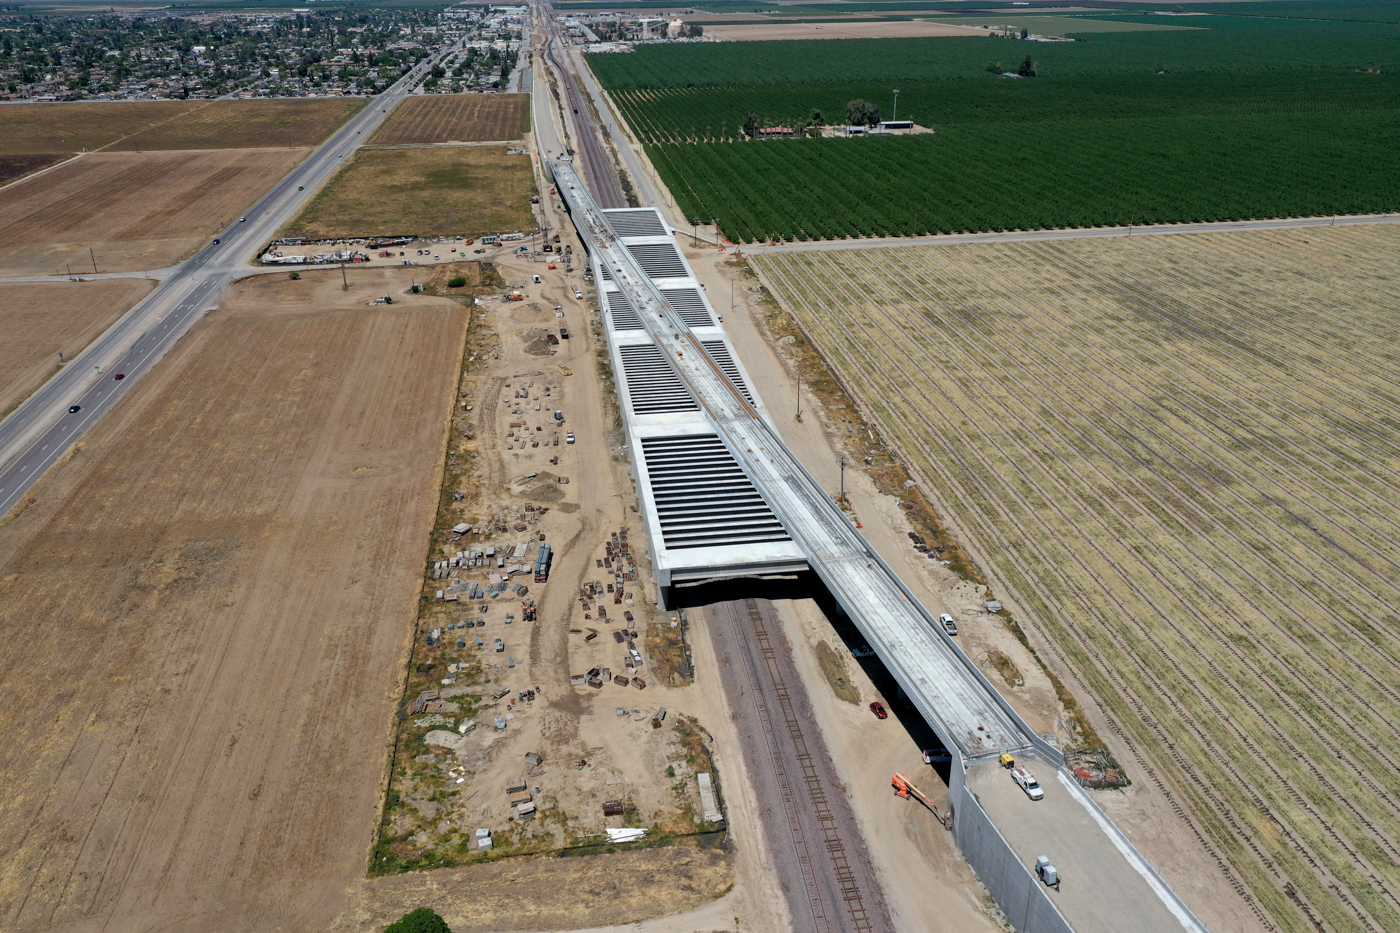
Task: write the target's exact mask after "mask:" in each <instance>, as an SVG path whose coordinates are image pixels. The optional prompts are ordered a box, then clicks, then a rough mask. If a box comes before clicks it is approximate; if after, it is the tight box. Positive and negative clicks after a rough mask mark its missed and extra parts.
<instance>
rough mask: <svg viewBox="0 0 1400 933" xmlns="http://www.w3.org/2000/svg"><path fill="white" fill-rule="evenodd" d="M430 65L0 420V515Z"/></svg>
mask: <svg viewBox="0 0 1400 933" xmlns="http://www.w3.org/2000/svg"><path fill="white" fill-rule="evenodd" d="M446 51H449V50H445V51H444V52H443V53H442V54H446ZM437 58H438V56H433V57H431V58H428V59H425V60H424V61H422V62H420V63H419V64H418V65H416V66H415V67H414V68H413V69H412V70H411V71H409V72H408V73H407V74H405V75H404V76H403V77H402V78H400V79H399V80H398V81H397V82H396V83H395V84H393V85H392V86H391V87H390V88H389V89H388V90H387V91H385V92H384V93H383V94H381V95H379V96H378V97H375V98H373V99H372V100H371V101H370V102H369V105H368V106H366V107H365V108H364V109H363V110H361V111H360V112H359V113H357V114H356V115H355V116H353V117H351V118H350V120H349V121H347V122H346V123H345V125H344V126H342V127H341V128H340V129H339V130H337V131H336V132H335V133H334V134H333V135H332V136H331V137H330V138H329V139H328V140H326V141H325V142H324V143H323V144H322V145H321V146H320V148H318V149H317V150H316V151H315V152H314V153H313V154H312V155H311V156H309V157H308V158H307V159H306V161H304V162H302V163H301V164H300V165H298V166H297V167H296V168H295V169H293V170H292V172H291V173H290V174H289V175H287V176H286V177H285V178H283V179H282V180H281V181H280V182H278V183H277V184H276V185H275V186H274V187H273V188H272V190H271V191H269V192H268V193H267V194H265V195H264V196H263V197H262V198H261V199H260V200H259V201H258V202H257V203H256V204H254V205H253V206H252V207H250V208H249V209H248V211H247V212H246V213H245V214H244V216H243V217H242V218H240V220H238V221H235V222H234V223H233V224H231V225H230V226H229V228H228V229H226V230H224V231H223V232H222V233H220V234H219V235H218V236H217V237H216V238H214V239H213V240H212V242H210V243H209V244H208V245H206V246H205V247H204V248H203V249H201V250H200V251H199V252H198V253H196V254H195V255H193V256H191V257H190V258H189V259H187V260H185V261H184V262H182V263H180V264H179V265H177V266H175V267H173V268H171V269H170V270H162V271H165V272H167V274H165V275H164V276H163V277H162V276H161V273H160V272H157V273H154V274H153V275H152V277H160V278H162V281H161V283H160V285H158V286H157V287H156V289H155V290H154V291H153V292H151V294H150V295H148V296H147V297H146V298H145V299H144V300H143V301H141V302H140V303H138V304H137V305H136V306H135V307H133V308H132V309H131V310H130V311H128V312H127V313H126V314H125V315H123V316H122V318H121V319H120V320H119V321H117V322H116V323H115V324H113V325H112V326H111V327H110V328H108V329H107V330H106V331H105V332H104V333H103V334H102V335H101V336H100V337H98V338H97V339H96V340H94V341H93V342H92V343H91V344H90V345H89V346H88V347H87V348H86V349H84V350H83V351H82V352H81V353H79V354H78V355H77V356H76V357H74V358H73V359H72V360H71V361H69V362H68V363H67V364H66V365H65V366H64V368H63V369H61V370H60V371H59V372H58V373H57V374H56V375H55V376H54V377H53V378H52V379H50V380H49V381H48V382H47V383H45V384H44V385H43V386H42V387H41V388H40V389H38V390H37V391H36V392H35V393H34V394H33V395H31V396H30V397H29V398H28V399H26V400H25V401H24V402H23V403H22V404H20V405H19V406H18V407H17V408H16V409H15V410H14V411H13V412H11V413H10V414H9V416H8V417H6V418H5V419H4V421H0V516H3V515H6V514H8V513H9V512H10V510H11V509H12V508H14V506H15V504H16V503H18V502H20V501H21V499H22V498H23V497H24V495H25V494H26V493H27V492H28V491H29V490H30V489H31V488H33V486H34V484H35V483H36V482H38V480H39V478H40V477H42V476H43V475H44V474H45V473H46V472H47V471H48V470H49V468H50V467H52V466H53V465H54V464H55V463H57V462H58V461H59V460H60V459H61V458H62V457H63V456H64V455H65V454H66V453H67V452H68V451H69V449H71V447H72V446H73V444H74V442H76V441H77V440H78V439H79V438H81V437H82V436H83V434H84V433H86V432H87V430H88V429H89V428H90V427H92V425H94V424H95V423H96V422H97V421H98V419H100V418H101V417H102V415H103V414H105V413H106V412H107V411H108V410H109V409H110V408H111V407H112V406H113V405H115V404H116V403H117V402H118V401H119V400H120V399H121V397H122V395H123V394H125V393H126V392H127V391H129V390H130V388H131V386H132V385H133V384H134V383H136V382H137V381H138V380H139V379H140V377H141V375H142V374H144V373H145V372H146V371H147V370H148V369H150V367H151V366H153V365H154V364H155V363H156V362H157V361H158V360H159V359H160V358H161V357H162V356H164V355H165V352H166V351H167V350H169V349H170V347H171V346H173V345H174V343H175V341H177V340H179V339H180V337H181V336H182V335H184V333H185V332H186V331H188V330H189V329H190V327H191V326H193V325H194V323H195V322H196V321H198V320H199V319H200V318H201V317H202V316H203V315H204V313H205V312H206V311H209V310H211V309H213V308H215V307H217V305H218V303H219V299H220V296H221V295H222V294H223V292H224V289H225V288H226V287H227V286H228V285H229V283H230V282H232V281H233V280H234V279H237V278H241V277H243V276H245V275H247V274H248V273H249V272H250V271H251V270H250V268H249V266H248V259H249V257H250V256H253V255H255V254H256V252H257V250H259V249H261V248H262V246H263V245H264V244H266V243H267V242H268V241H269V240H271V239H272V238H273V237H274V236H275V235H276V234H277V231H278V230H280V229H281V228H282V227H283V225H285V224H286V223H287V221H289V220H291V218H292V217H294V216H295V215H296V213H297V211H299V210H300V209H301V207H302V206H303V205H304V204H305V203H306V201H307V200H308V199H309V198H310V197H311V196H312V195H313V194H314V193H315V192H316V190H317V189H318V188H319V187H320V186H321V185H322V184H324V183H325V182H326V180H327V179H329V178H330V177H331V175H332V174H334V173H335V171H336V169H337V168H339V166H340V164H341V162H343V161H344V160H345V159H346V158H347V157H348V156H349V155H350V154H351V153H352V152H354V151H355V150H356V149H357V148H359V146H360V145H361V144H363V143H364V141H365V140H367V139H368V138H369V137H370V135H371V134H372V133H373V131H374V129H375V128H376V127H377V126H378V125H379V124H380V123H381V122H382V121H383V120H384V119H385V118H386V117H387V116H388V114H389V113H390V112H391V111H392V110H393V109H394V108H395V107H396V106H397V105H398V104H399V103H401V102H402V101H403V100H404V99H405V98H406V97H408V96H409V95H410V94H412V92H413V88H414V86H415V85H416V84H417V83H418V82H419V81H420V80H421V79H422V78H423V77H424V76H425V74H426V72H427V71H428V69H430V68H431V67H432V65H433V63H434V62H435V61H436V60H437ZM104 277H105V276H104ZM52 280H53V278H52V277H31V276H27V277H25V278H24V279H23V281H52ZM16 281H19V280H16ZM119 377H120V378H119ZM75 408H76V410H72V409H75Z"/></svg>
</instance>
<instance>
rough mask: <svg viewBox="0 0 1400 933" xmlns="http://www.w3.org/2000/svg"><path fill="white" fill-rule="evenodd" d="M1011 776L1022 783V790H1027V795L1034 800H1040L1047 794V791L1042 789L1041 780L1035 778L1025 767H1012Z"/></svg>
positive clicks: (1018, 782)
mask: <svg viewBox="0 0 1400 933" xmlns="http://www.w3.org/2000/svg"><path fill="white" fill-rule="evenodd" d="M1011 777H1012V779H1013V780H1015V782H1016V783H1017V784H1019V785H1021V790H1023V791H1025V792H1026V796H1027V797H1029V798H1031V799H1032V800H1039V799H1041V798H1042V797H1044V796H1045V791H1043V790H1041V789H1040V782H1039V781H1037V780H1036V779H1035V775H1034V774H1031V773H1030V772H1029V771H1027V770H1026V769H1025V768H1012V769H1011Z"/></svg>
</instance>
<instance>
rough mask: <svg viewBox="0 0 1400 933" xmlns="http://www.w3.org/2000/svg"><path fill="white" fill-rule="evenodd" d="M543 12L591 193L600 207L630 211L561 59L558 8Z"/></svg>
mask: <svg viewBox="0 0 1400 933" xmlns="http://www.w3.org/2000/svg"><path fill="white" fill-rule="evenodd" d="M543 12H544V17H545V28H546V29H547V30H548V33H547V36H548V38H547V40H546V45H545V50H546V52H545V54H546V55H548V57H549V60H550V62H551V63H552V64H553V66H554V71H555V73H556V74H558V75H559V82H560V84H561V85H563V88H564V101H565V103H564V106H566V107H568V108H570V109H571V110H573V112H574V118H575V125H576V126H577V127H578V131H579V138H578V146H579V148H580V149H581V150H582V151H583V165H584V173H585V174H586V175H587V176H588V183H589V184H588V188H589V191H590V192H591V193H592V194H593V199H594V200H595V201H597V202H598V206H599V207H602V208H614V207H626V206H627V198H626V197H625V196H624V195H623V193H622V184H621V183H620V182H619V181H618V177H617V172H615V171H613V168H612V160H611V159H610V158H608V155H607V152H606V150H604V148H603V144H602V142H600V141H599V139H598V129H597V126H596V125H595V124H594V122H593V115H592V114H591V113H590V112H589V110H588V102H587V101H585V100H584V99H583V95H582V94H581V93H580V92H579V89H578V82H577V81H575V80H574V75H573V72H571V71H569V69H568V67H567V66H566V65H565V64H564V62H563V61H562V60H561V59H560V56H559V52H558V50H559V47H560V40H559V36H558V34H557V33H556V31H555V25H554V8H553V7H552V6H549V5H547V4H546V5H545V6H544V7H543ZM566 124H567V118H566Z"/></svg>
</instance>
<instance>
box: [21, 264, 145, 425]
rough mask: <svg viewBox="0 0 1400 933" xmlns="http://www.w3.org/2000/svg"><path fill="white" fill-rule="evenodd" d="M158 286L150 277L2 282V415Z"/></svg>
mask: <svg viewBox="0 0 1400 933" xmlns="http://www.w3.org/2000/svg"><path fill="white" fill-rule="evenodd" d="M154 286H155V282H153V281H152V280H150V279H108V280H106V281H96V282H6V283H0V333H3V334H4V335H5V339H4V340H3V341H0V415H3V414H4V413H6V412H8V411H10V409H12V408H14V407H15V406H16V405H18V404H19V403H20V402H22V401H24V399H26V398H27V397H28V396H29V394H30V393H31V392H33V391H34V390H35V389H37V388H39V386H41V385H43V383H44V380H46V379H48V378H49V377H50V376H52V375H53V374H54V373H55V372H56V371H57V370H58V367H59V365H60V363H59V359H58V355H59V353H62V354H64V356H65V357H67V358H69V359H71V358H72V357H73V355H74V354H75V353H77V352H78V351H79V350H81V349H82V348H83V347H85V346H87V345H88V344H89V343H91V342H92V340H93V338H94V337H96V336H97V335H98V334H100V333H102V331H104V330H106V329H107V327H108V325H110V324H111V323H112V322H113V321H115V320H116V319H117V318H119V317H121V315H122V314H123V313H124V312H125V311H126V310H127V309H128V308H130V307H131V306H132V305H134V304H136V302H137V301H139V300H141V299H142V298H144V297H145V296H146V294H147V293H149V292H150V290H151V289H152V288H153V287H154Z"/></svg>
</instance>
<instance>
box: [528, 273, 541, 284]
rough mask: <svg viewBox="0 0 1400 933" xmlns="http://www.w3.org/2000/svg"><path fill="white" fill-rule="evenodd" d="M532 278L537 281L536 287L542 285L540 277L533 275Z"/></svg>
mask: <svg viewBox="0 0 1400 933" xmlns="http://www.w3.org/2000/svg"><path fill="white" fill-rule="evenodd" d="M530 278H532V279H534V280H535V284H536V285H538V284H540V277H539V276H538V275H532V276H530Z"/></svg>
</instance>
